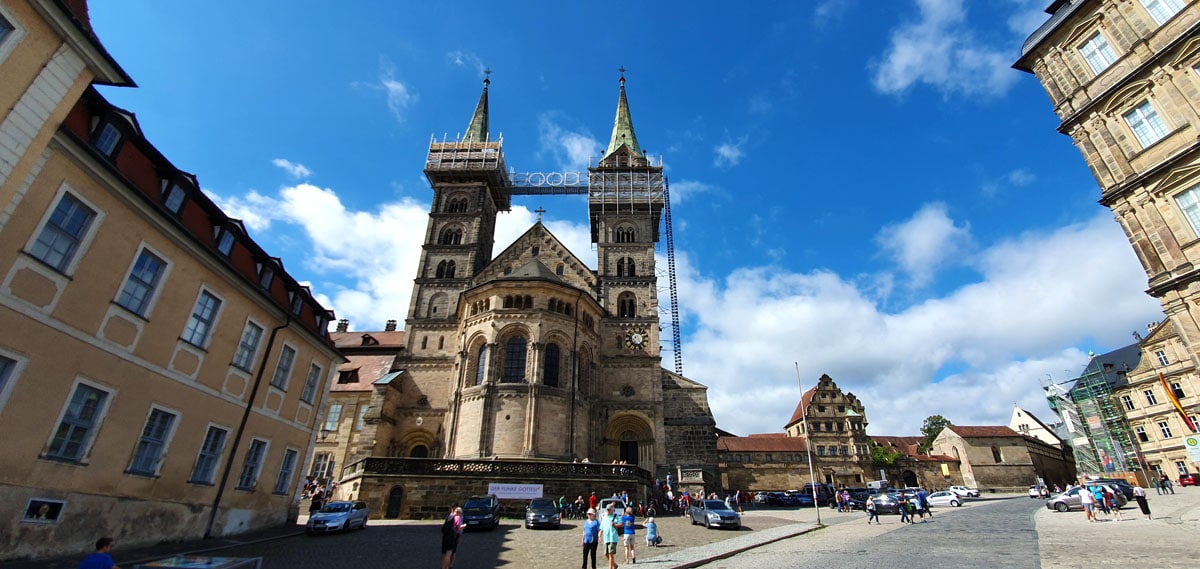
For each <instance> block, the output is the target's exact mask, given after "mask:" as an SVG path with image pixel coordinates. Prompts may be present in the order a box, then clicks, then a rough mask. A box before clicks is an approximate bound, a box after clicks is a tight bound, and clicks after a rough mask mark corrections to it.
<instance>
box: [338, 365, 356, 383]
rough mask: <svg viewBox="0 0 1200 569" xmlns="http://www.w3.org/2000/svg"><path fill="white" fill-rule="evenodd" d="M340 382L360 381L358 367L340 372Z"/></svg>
mask: <svg viewBox="0 0 1200 569" xmlns="http://www.w3.org/2000/svg"><path fill="white" fill-rule="evenodd" d="M337 382H338V383H358V368H354V369H348V370H345V371H339V372H338V380H337Z"/></svg>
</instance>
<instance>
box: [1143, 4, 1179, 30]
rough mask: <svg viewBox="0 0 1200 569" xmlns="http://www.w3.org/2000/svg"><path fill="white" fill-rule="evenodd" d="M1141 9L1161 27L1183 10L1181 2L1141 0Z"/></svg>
mask: <svg viewBox="0 0 1200 569" xmlns="http://www.w3.org/2000/svg"><path fill="white" fill-rule="evenodd" d="M1142 8H1145V9H1146V13H1147V14H1150V18H1151V19H1153V20H1154V22H1155V23H1157V24H1158V25H1160V26H1161V25H1163V24H1165V23H1167V21H1169V20H1170V19H1171V18H1173V17H1175V14H1178V13H1179V12H1180V11H1181V10H1183V0H1142Z"/></svg>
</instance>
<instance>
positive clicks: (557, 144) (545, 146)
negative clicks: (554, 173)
mask: <svg viewBox="0 0 1200 569" xmlns="http://www.w3.org/2000/svg"><path fill="white" fill-rule="evenodd" d="M561 118H562V117H560V116H559V115H558V114H557V113H545V114H543V115H541V116H540V117H538V146H539V152H541V153H545V154H549V155H550V156H551V157H552V158H553V159H554V160H555V162H557V164H558V168H559V169H560V170H561V171H564V172H582V171H584V170H586V169H587V167H588V166H589V165H591V163H592V161H593V160H596V159H598V158H599V157H600V151H601V149H602V148H604V147H603V146H602V145H601V143H600V141H598V140H596V139H594V138H592V137H591V135H590V134H589V133H588V132H587V130H586V129H578V130H572V129H570V128H568V127H564V126H562V125H561V124H559V123H558V122H557V121H558V120H560V119H561Z"/></svg>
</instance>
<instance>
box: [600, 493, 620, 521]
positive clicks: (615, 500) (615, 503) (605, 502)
mask: <svg viewBox="0 0 1200 569" xmlns="http://www.w3.org/2000/svg"><path fill="white" fill-rule="evenodd" d="M609 504H612V505H613V511H614V512H616V513H618V514H623V513H624V512H625V501H624V500H621V499H620V498H604V499H602V500H600V504H599V505H598V506H596V514H597V516H596V519H600V516H599V514H600V513H601V512H603V511H604V510H605V509H606V508H608V505H609Z"/></svg>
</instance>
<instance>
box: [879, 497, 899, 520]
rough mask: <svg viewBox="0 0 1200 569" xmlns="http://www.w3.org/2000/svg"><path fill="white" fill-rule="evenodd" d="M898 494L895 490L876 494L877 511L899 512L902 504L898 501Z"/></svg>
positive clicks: (885, 512)
mask: <svg viewBox="0 0 1200 569" xmlns="http://www.w3.org/2000/svg"><path fill="white" fill-rule="evenodd" d="M897 496H898V494H897V493H895V492H880V493H878V494H876V495H875V511H876V512H877V513H879V514H880V515H882V514H899V513H900V506H899V504H898V503H897Z"/></svg>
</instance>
